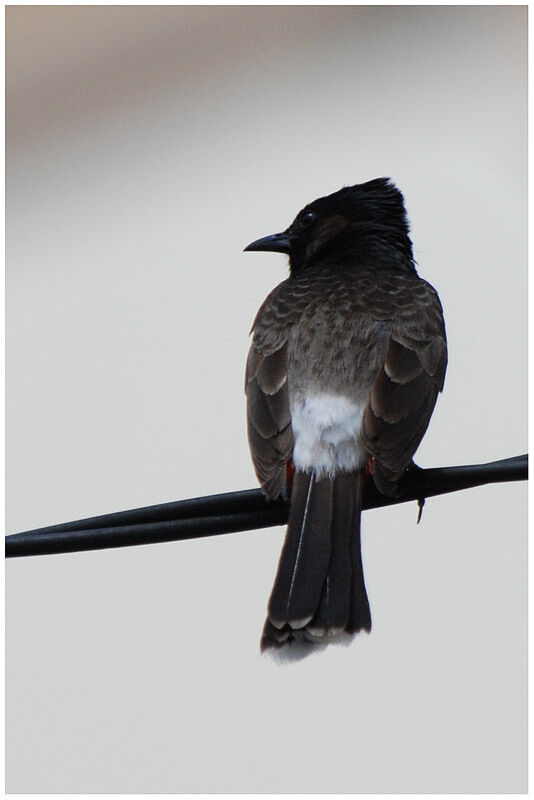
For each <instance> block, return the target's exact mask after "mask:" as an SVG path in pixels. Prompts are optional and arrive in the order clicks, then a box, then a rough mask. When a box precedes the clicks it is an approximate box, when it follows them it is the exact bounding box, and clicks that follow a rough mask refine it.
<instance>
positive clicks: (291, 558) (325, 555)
mask: <svg viewBox="0 0 534 800" xmlns="http://www.w3.org/2000/svg"><path fill="white" fill-rule="evenodd" d="M331 518H332V482H331V481H329V480H328V479H326V480H321V481H316V480H315V476H314V475H313V473H312V474H309V473H305V472H297V473H296V474H295V478H294V482H293V489H292V492H291V509H290V512H289V521H288V528H287V535H286V540H285V542H284V547H283V550H282V554H281V556H280V562H279V565H278V572H277V575H276V580H275V583H274V588H273V591H272V594H271V599H270V600H269V619H270V620H271V622H272V623H273V625H275V627H278V628H280V627H282V626H283V625H284V624H285V623H289V624H290V625H291V627H293V628H301V627H304V625H305V624H306V623H307V622H309V621H310V619H311V618H312V617H313V615H314V613H315V610H316V608H317V603H318V600H319V597H320V596H321V591H322V588H323V584H324V581H325V578H326V575H327V572H328V565H329V562H330V537H329V536H328V535H326V536H325V530H328V529H329V527H330V520H331Z"/></svg>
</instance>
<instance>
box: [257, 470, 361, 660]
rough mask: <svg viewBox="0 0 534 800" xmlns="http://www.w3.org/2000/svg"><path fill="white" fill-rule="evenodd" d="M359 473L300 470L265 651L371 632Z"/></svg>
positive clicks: (263, 639)
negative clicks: (322, 475)
mask: <svg viewBox="0 0 534 800" xmlns="http://www.w3.org/2000/svg"><path fill="white" fill-rule="evenodd" d="M361 489H362V474H361V473H360V472H353V473H340V474H339V475H336V476H335V477H334V478H324V479H322V480H316V479H315V476H314V475H313V473H311V474H310V473H303V472H300V471H297V472H296V473H295V479H294V483H293V491H292V495H291V509H290V515H289V522H288V529H287V534H286V540H285V542H284V547H283V549H282V554H281V556H280V563H279V565H278V572H277V575H276V579H275V584H274V588H273V591H272V594H271V599H270V601H269V610H268V618H267V622H266V624H265V628H264V631H263V636H262V642H261V646H262V650H265V649H266V648H269V647H275V648H280V647H282V646H283V645H285V644H292V643H293V642H301V643H302V642H313V643H318V644H321V643H322V644H326V643H327V642H328V641H331V640H332V638H333V637H335V636H336V635H337V634H341V633H343V632H345V633H348V634H354V633H356V632H357V631H359V630H362V629H365V630H367V631H369V630H370V629H371V615H370V611H369V601H368V599H367V593H366V590H365V583H364V578H363V567H362V559H361V548H360V513H361Z"/></svg>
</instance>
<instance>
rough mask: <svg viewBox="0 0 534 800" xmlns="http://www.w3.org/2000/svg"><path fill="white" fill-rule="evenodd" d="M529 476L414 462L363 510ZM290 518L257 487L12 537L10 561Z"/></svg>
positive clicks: (520, 467) (515, 465) (508, 463)
mask: <svg viewBox="0 0 534 800" xmlns="http://www.w3.org/2000/svg"><path fill="white" fill-rule="evenodd" d="M527 475H528V456H526V455H523V456H516V457H515V458H507V459H503V460H502V461H493V462H491V463H489V464H475V465H470V466H459V467H439V468H435V469H420V468H419V467H417V466H416V465H415V464H414V465H412V466H411V467H410V468H409V469H408V470H407V471H406V473H405V475H404V476H403V478H402V479H401V480H400V482H399V490H398V496H396V497H393V498H392V497H386V496H385V495H382V494H380V493H379V492H378V491H377V490H376V488H375V486H374V484H373V482H372V481H369V483H368V485H367V487H366V491H365V493H364V500H363V507H364V509H369V508H379V507H382V506H386V505H393V504H396V503H406V502H409V501H412V500H419V501H422V500H424V498H426V497H433V496H435V495H439V494H445V493H447V492H454V491H458V490H461V489H468V488H471V487H473V486H481V485H483V484H487V483H500V482H504V481H516V480H526V478H527ZM287 515H288V504H287V503H286V502H285V501H284V500H282V499H280V500H275V501H269V500H267V499H266V498H265V497H264V496H263V494H262V493H261V491H260V490H259V489H249V490H246V491H241V492H228V493H225V494H217V495H211V496H209V497H195V498H192V499H189V500H179V501H176V502H172V503H163V504H160V505H154V506H146V507H143V508H136V509H131V510H128V511H119V512H115V513H113V514H104V515H101V516H98V517H90V518H87V519H82V520H76V521H73V522H65V523H61V524H59V525H51V526H49V527H46V528H39V529H36V530H32V531H26V532H24V533H16V534H12V535H11V536H6V558H13V557H18V556H29V555H46V554H52V553H69V552H77V551H81V550H100V549H104V548H109V547H128V546H132V545H139V544H154V543H157V542H170V541H176V540H180V539H192V538H197V537H203V536H215V535H217V534H222V533H234V532H238V531H245V530H254V529H260V528H267V527H271V526H273V525H283V524H285V522H286V521H287Z"/></svg>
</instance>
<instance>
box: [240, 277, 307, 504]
mask: <svg viewBox="0 0 534 800" xmlns="http://www.w3.org/2000/svg"><path fill="white" fill-rule="evenodd" d="M305 295H306V291H305V288H304V290H302V287H300V291H299V293H295V282H294V281H291V280H287V281H284V282H283V283H281V284H280V285H279V286H277V287H276V289H275V290H274V291H273V292H271V294H270V295H269V296H268V297H267V299H266V300H265V302H264V303H263V305H262V306H261V308H260V310H259V311H258V313H257V315H256V319H255V320H254V324H253V326H252V331H253V333H254V336H253V340H252V344H251V347H250V351H249V354H248V359H247V369H246V377H245V392H246V395H247V423H248V439H249V444H250V450H251V454H252V461H253V463H254V468H255V470H256V474H257V476H258V479H259V481H260V483H261V487H262V489H263V491H264V492H265V494H267V495H268V496H269V497H272V498H275V497H278V495H279V494H280V492H281V491H282V489H283V488H284V485H285V481H286V464H287V462H288V460H289V459H290V458H291V454H292V452H293V445H294V437H293V430H292V428H291V412H290V410H289V394H288V385H287V340H288V336H289V331H290V328H291V325H292V324H293V323H294V322H295V321H296V320H297V319H298V318H299V316H300V314H301V313H302V310H303V309H304V308H305V306H306V305H307V302H308V300H307V298H306V296H305Z"/></svg>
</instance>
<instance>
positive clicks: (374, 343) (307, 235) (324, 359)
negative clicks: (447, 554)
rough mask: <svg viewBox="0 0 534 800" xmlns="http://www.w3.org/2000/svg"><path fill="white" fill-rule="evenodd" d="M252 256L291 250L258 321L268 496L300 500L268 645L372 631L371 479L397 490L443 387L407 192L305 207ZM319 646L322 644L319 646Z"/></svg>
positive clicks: (435, 315)
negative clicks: (366, 566) (364, 543)
mask: <svg viewBox="0 0 534 800" xmlns="http://www.w3.org/2000/svg"><path fill="white" fill-rule="evenodd" d="M245 249H246V250H272V251H275V252H278V253H286V254H288V255H289V272H290V275H289V278H288V279H287V280H285V281H283V282H282V283H281V284H280V285H279V286H277V287H276V289H274V291H272V292H271V293H270V295H269V296H268V297H267V299H266V300H265V302H264V303H263V305H262V306H261V308H260V310H259V312H258V314H257V316H256V319H255V321H254V324H253V326H252V331H253V341H252V346H251V348H250V353H249V356H248V361H247V370H246V393H247V416H248V435H249V442H250V448H251V452H252V459H253V462H254V467H255V469H256V473H257V475H258V478H259V481H260V483H261V486H262V489H263V491H264V493H265V494H266V495H267V496H268V497H270V498H276V497H278V496H279V495H280V494H281V493H282V492H287V493H288V495H289V493H290V495H291V504H290V512H289V521H288V528H287V534H286V539H285V543H284V547H283V550H282V554H281V556H280V563H279V566H278V572H277V575H276V580H275V583H274V588H273V591H272V594H271V598H270V600H269V606H268V616H267V621H266V623H265V628H264V630H263V636H262V640H261V646H262V650H263V649H265V648H268V647H276V648H278V647H281V646H283V645H286V644H289V645H290V644H292V643H294V642H310V643H319V644H327V643H328V642H330V641H335V640H339V639H346V638H347V634H348V635H349V636H350V635H353V634H355V633H356V632H357V631H360V630H362V629H363V630H367V631H370V630H371V614H370V611H369V602H368V599H367V593H366V590H365V583H364V577H363V568H362V558H361V547H360V513H361V498H362V488H363V485H364V481H365V480H367V479H369V477H368V476H369V475H370V474H372V479H373V480H374V482H375V484H376V486H377V488H378V489H379V491H380V492H382V493H384V494H386V495H395V492H396V485H397V482H398V480H399V478H400V477H401V475H402V474H403V472H404V470H405V469H406V468H407V467H408V465H409V464H410V463H411V461H412V456H413V454H414V453H415V451H416V449H417V447H418V445H419V443H420V441H421V439H422V437H423V434H424V433H425V430H426V428H427V426H428V423H429V420H430V416H431V414H432V410H433V408H434V405H435V402H436V398H437V395H438V392H440V391H441V390H442V388H443V381H444V377H445V369H446V365H447V344H446V337H445V325H444V321H443V312H442V308H441V303H440V301H439V298H438V295H437V292H436V291H435V289H433V287H432V286H430V284H428V283H427V282H426V281H424V280H422V278H420V277H419V276H418V274H417V272H416V269H415V264H414V259H413V253H412V243H411V240H410V237H409V226H408V220H407V217H406V211H405V208H404V199H403V196H402V194H401V192H400V191H399V190H398V189H397V188H396V187H395V186H394V185H393V183H392V182H391V181H390V180H389V179H388V178H378V179H376V180H371V181H368V182H367V183H363V184H360V185H357V186H349V187H346V188H343V189H341V190H340V191H338V192H335V193H334V194H331V195H329V196H328V197H323V198H320V199H319V200H315V201H314V202H313V203H310V204H309V205H307V206H305V207H304V208H303V209H302V211H301V212H300V213H299V214H298V215H297V217H296V218H295V220H294V221H293V222H292V223H291V225H290V226H289V228H287V230H285V231H284V232H283V233H276V234H274V235H272V236H266V237H264V238H263V239H258V240H257V241H255V242H252V244H249V245H248V247H246V248H245ZM312 649H313V648H312Z"/></svg>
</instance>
